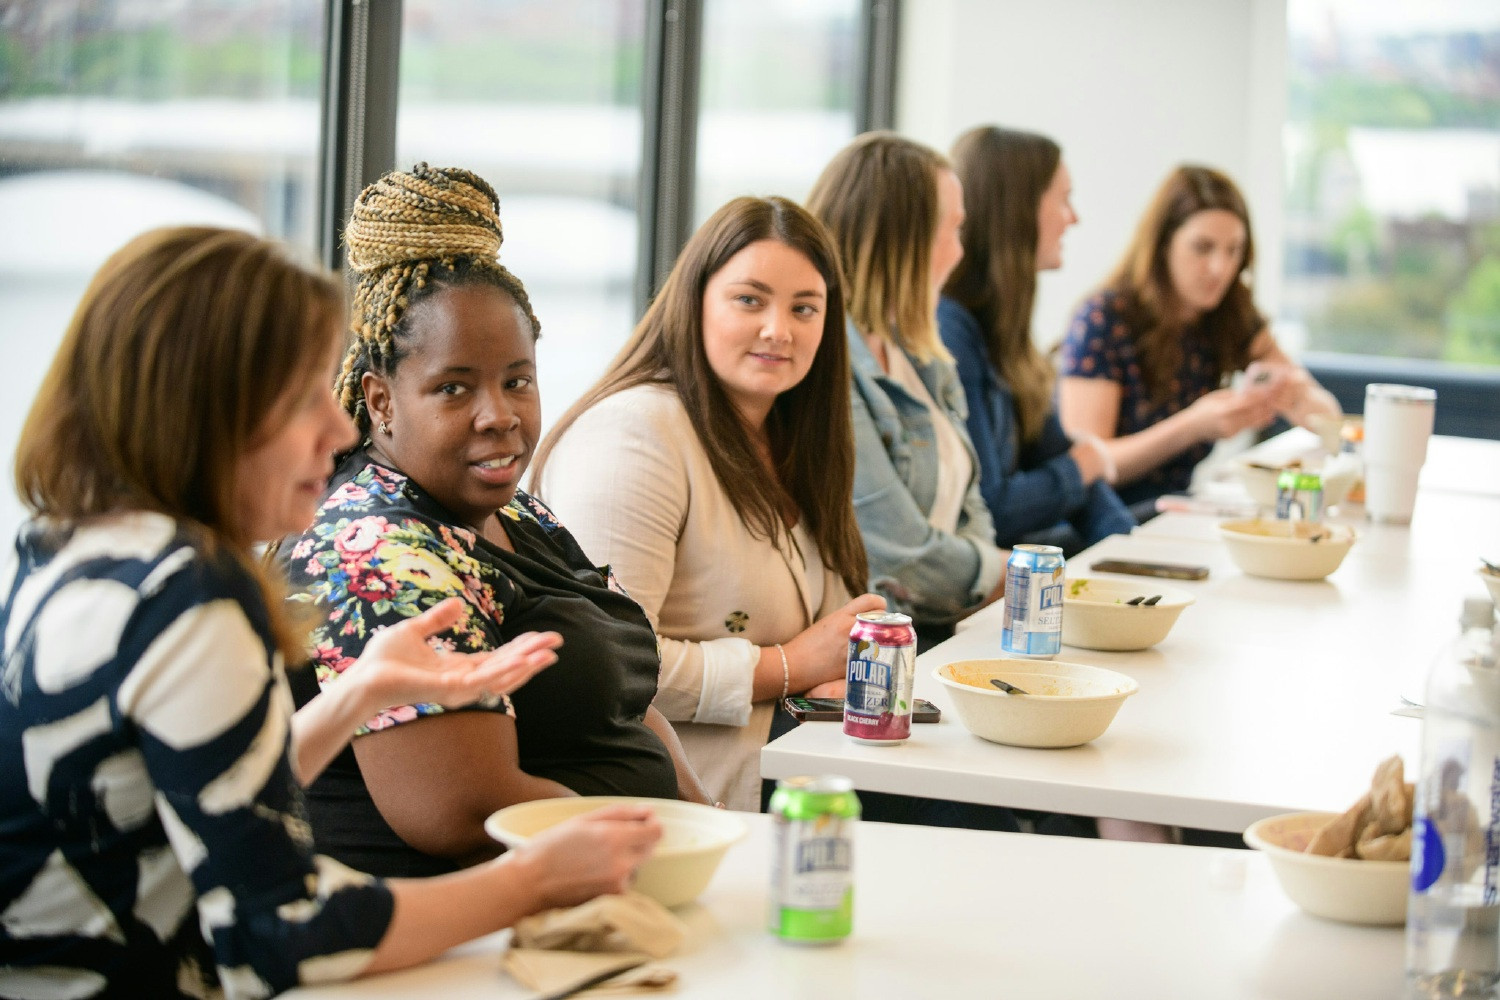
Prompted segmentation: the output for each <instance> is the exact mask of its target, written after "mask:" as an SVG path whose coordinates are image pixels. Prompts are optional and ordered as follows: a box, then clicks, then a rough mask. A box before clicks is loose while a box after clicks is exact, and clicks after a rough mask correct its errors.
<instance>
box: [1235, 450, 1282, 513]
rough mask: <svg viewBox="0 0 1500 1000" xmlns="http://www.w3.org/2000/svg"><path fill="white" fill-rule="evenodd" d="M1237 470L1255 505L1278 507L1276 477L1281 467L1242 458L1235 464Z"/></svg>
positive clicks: (1268, 508)
mask: <svg viewBox="0 0 1500 1000" xmlns="http://www.w3.org/2000/svg"><path fill="white" fill-rule="evenodd" d="M1235 472H1236V473H1237V474H1238V475H1239V478H1240V482H1241V483H1242V484H1243V485H1244V487H1245V492H1246V493H1248V494H1250V499H1251V500H1253V501H1255V506H1257V507H1261V508H1264V509H1266V510H1272V511H1274V510H1275V509H1276V479H1277V477H1278V476H1280V475H1281V469H1280V468H1279V467H1274V466H1270V465H1261V464H1259V463H1256V462H1250V461H1243V460H1242V461H1240V462H1239V463H1237V464H1236V465H1235Z"/></svg>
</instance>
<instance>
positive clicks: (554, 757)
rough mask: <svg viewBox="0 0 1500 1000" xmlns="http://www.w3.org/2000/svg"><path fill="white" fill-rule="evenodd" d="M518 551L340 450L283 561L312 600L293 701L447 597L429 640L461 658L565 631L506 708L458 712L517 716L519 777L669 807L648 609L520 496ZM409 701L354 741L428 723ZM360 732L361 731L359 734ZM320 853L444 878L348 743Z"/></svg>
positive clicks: (334, 777)
mask: <svg viewBox="0 0 1500 1000" xmlns="http://www.w3.org/2000/svg"><path fill="white" fill-rule="evenodd" d="M498 513H499V515H500V516H501V517H502V519H503V524H504V527H505V529H506V533H507V535H508V536H509V538H510V541H511V544H512V546H513V547H514V549H515V551H514V552H510V551H507V550H505V549H503V548H501V547H500V546H497V545H494V544H493V543H491V542H489V541H488V540H486V539H484V538H482V537H480V536H479V535H478V534H477V533H476V532H474V531H473V530H471V529H469V528H467V527H464V526H462V525H460V524H458V523H457V519H456V518H455V517H454V515H452V514H451V513H450V512H449V511H447V510H446V509H445V508H444V507H443V506H442V505H441V504H439V503H438V502H437V501H436V500H435V499H434V498H433V497H432V496H431V495H429V494H428V493H426V491H424V490H423V489H422V488H421V487H420V486H419V485H418V484H417V483H415V482H413V481H412V480H410V479H409V478H407V477H406V476H405V475H403V474H401V473H400V472H398V471H396V470H394V469H391V468H388V467H386V466H384V465H381V464H379V463H377V462H374V461H373V460H371V459H370V457H369V456H368V455H367V454H365V453H363V452H356V453H354V454H353V455H350V456H348V457H347V458H346V459H345V460H344V461H343V462H342V463H341V464H340V467H339V470H338V472H337V473H336V474H335V478H334V481H333V485H332V487H331V489H330V492H329V495H328V497H327V499H326V500H325V501H324V503H323V505H322V508H321V510H320V512H319V514H318V517H317V519H316V520H315V522H314V523H313V525H312V527H310V528H309V529H308V530H307V531H306V532H304V533H303V534H302V536H301V537H300V538H298V539H296V540H295V541H294V542H292V543H291V546H290V549H289V550H286V551H285V552H284V560H285V562H286V568H287V575H288V577H289V578H290V580H291V582H292V585H293V596H292V598H291V599H292V600H294V601H301V602H309V603H312V604H314V605H315V606H316V608H317V610H318V618H319V619H320V620H319V621H318V622H317V624H316V626H315V628H314V629H313V632H312V636H311V644H312V664H313V669H312V671H303V672H302V673H303V674H304V675H307V674H311V675H312V678H313V679H315V681H316V683H315V684H314V683H312V682H311V680H310V679H307V678H306V677H305V676H304V678H303V679H300V680H299V679H296V678H294V679H293V684H292V688H293V693H294V695H295V696H296V697H297V699H298V701H299V703H305V702H306V701H307V700H309V699H311V698H312V697H313V696H314V695H315V694H316V693H317V690H318V689H319V688H320V687H322V686H326V685H328V684H332V683H337V681H338V677H339V675H340V673H342V672H343V671H344V670H345V669H347V668H348V667H349V665H350V664H352V663H353V662H354V661H355V659H357V658H358V657H359V655H360V654H361V653H362V652H363V651H364V647H365V644H366V643H367V642H368V641H369V638H370V636H371V635H373V634H374V632H375V631H376V630H378V629H379V628H381V627H383V626H386V625H390V624H393V623H395V622H397V621H400V620H402V619H405V618H410V617H413V616H415V615H418V614H420V613H422V612H423V611H425V610H427V609H428V608H430V607H432V606H433V605H435V604H437V603H438V602H440V601H442V600H444V599H446V598H449V597H454V596H457V597H460V598H462V599H463V601H464V603H465V604H466V605H467V610H466V613H465V615H464V616H463V618H462V619H460V621H459V623H458V625H457V626H455V627H454V628H453V629H451V630H449V631H448V632H446V633H443V634H442V635H441V636H439V639H438V641H441V642H443V643H444V644H446V645H447V646H448V647H449V648H451V649H454V650H457V651H460V652H480V651H483V650H489V649H496V648H499V647H500V646H502V645H504V644H505V643H506V642H509V641H510V640H511V639H513V638H515V637H516V636H518V635H520V634H521V633H523V632H533V631H547V630H550V631H555V632H559V633H561V634H562V636H563V645H562V647H561V648H560V649H559V650H558V662H557V663H555V664H554V665H552V666H551V667H548V668H547V669H546V670H543V671H542V672H541V673H540V674H538V675H537V676H536V677H534V678H532V680H531V681H530V682H528V683H527V684H526V686H525V687H523V688H522V689H521V690H519V691H517V692H515V693H514V694H513V695H512V697H511V702H513V706H512V704H511V702H507V701H504V700H500V701H497V702H495V703H493V704H479V705H475V706H470V707H469V708H466V709H460V710H461V711H469V710H479V711H485V710H488V711H503V712H507V713H510V714H513V715H514V716H515V718H516V741H517V748H518V752H519V763H520V766H521V769H522V770H524V771H526V772H527V773H528V774H532V775H536V776H538V777H544V778H550V779H551V780H553V781H557V782H560V783H561V784H564V785H566V786H567V787H569V788H571V789H572V790H573V791H575V792H578V793H579V794H580V795H646V796H655V797H661V798H674V797H675V796H676V794H677V780H676V773H675V771H674V769H673V765H672V760H671V757H670V756H669V755H668V753H667V750H666V748H665V746H663V745H662V743H661V740H660V739H658V738H657V736H656V734H655V733H653V732H652V731H651V730H650V728H649V727H647V726H646V724H645V722H644V715H645V712H646V709H647V708H648V707H649V706H650V704H651V700H652V698H654V697H655V695H656V679H657V674H658V671H659V670H660V666H661V660H660V656H659V654H658V652H657V646H656V636H655V633H654V632H653V631H652V628H651V624H650V622H649V621H648V619H647V618H646V615H645V613H644V612H643V611H642V610H641V609H640V607H639V605H637V604H636V603H635V602H634V601H633V600H631V598H630V596H629V595H628V594H626V593H625V591H624V589H623V588H621V587H620V585H619V583H618V582H617V581H616V580H615V579H614V577H613V574H611V573H610V572H609V570H608V568H607V567H604V568H601V567H598V566H596V565H594V564H593V563H592V562H591V561H590V560H589V559H588V558H587V557H586V556H585V555H584V553H583V551H582V550H581V549H580V548H579V547H578V544H577V542H575V541H574V539H573V536H572V535H571V534H569V532H568V531H567V529H565V528H564V527H563V526H562V525H561V524H559V523H558V521H557V518H556V517H554V516H553V514H552V512H551V511H550V510H548V509H547V507H546V505H545V504H543V503H542V502H541V501H540V500H537V499H536V498H534V497H532V496H530V495H528V494H526V493H524V492H522V491H520V490H517V491H516V495H515V498H514V499H513V500H512V501H511V502H510V503H509V504H507V505H506V506H505V507H502V508H501V509H500V510H499V511H498ZM442 711H443V709H442V708H441V707H440V706H438V705H428V704H422V705H405V706H399V707H395V708H390V709H387V710H385V711H383V712H381V713H380V714H379V715H377V716H376V717H375V718H373V719H370V720H368V721H367V722H366V723H365V725H364V726H363V727H362V728H361V730H360V733H361V735H363V734H367V733H370V732H373V731H376V730H381V729H388V728H390V727H392V726H397V725H404V724H410V723H412V722H414V721H417V720H420V719H422V718H424V717H428V716H432V715H436V714H439V713H441V712H442ZM356 738H359V737H356ZM308 799H309V805H310V808H311V811H312V817H313V832H314V836H315V837H316V838H317V841H318V845H319V848H320V849H321V850H324V851H325V852H326V853H329V854H331V855H333V856H334V857H336V858H339V859H340V860H343V861H345V863H347V864H358V865H362V866H363V870H365V871H372V872H375V873H377V874H383V875H425V874H433V873H436V872H438V871H447V870H452V867H453V866H452V864H451V863H450V862H447V861H446V860H443V859H434V858H429V857H427V856H425V855H421V854H419V853H417V852H415V851H414V850H413V849H412V848H410V847H408V846H407V845H405V844H404V842H402V841H401V840H400V838H399V837H398V836H397V835H396V834H395V832H394V831H393V830H391V829H390V827H389V825H388V824H386V822H385V820H384V818H383V817H381V816H380V813H379V810H378V809H376V808H375V806H374V803H373V801H372V800H371V799H370V796H369V791H368V789H367V788H366V787H365V785H364V780H363V777H362V775H361V774H360V771H359V767H358V764H357V762H356V761H355V758H354V754H353V751H352V750H346V751H345V752H344V753H343V754H342V755H341V756H340V757H339V758H338V759H337V760H335V762H334V763H333V764H332V765H330V767H329V768H328V770H327V771H326V772H325V773H324V775H323V776H322V777H321V778H319V779H318V781H317V782H315V783H314V784H313V786H312V788H311V789H309V794H308Z"/></svg>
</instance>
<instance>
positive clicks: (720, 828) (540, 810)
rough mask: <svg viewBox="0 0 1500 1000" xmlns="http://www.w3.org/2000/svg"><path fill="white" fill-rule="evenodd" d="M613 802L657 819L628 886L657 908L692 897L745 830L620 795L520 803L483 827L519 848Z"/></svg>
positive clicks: (700, 808) (714, 814) (711, 815)
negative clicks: (657, 831) (657, 828)
mask: <svg viewBox="0 0 1500 1000" xmlns="http://www.w3.org/2000/svg"><path fill="white" fill-rule="evenodd" d="M616 803H626V804H629V805H646V806H650V807H651V809H652V811H653V812H655V813H656V818H657V819H658V820H660V821H661V825H662V837H661V840H660V841H659V842H658V843H657V845H656V850H655V851H653V852H652V854H651V857H649V858H648V859H646V862H645V863H644V864H642V865H641V867H640V869H639V870H638V871H637V872H636V876H635V883H634V886H633V887H634V888H635V889H637V890H639V891H640V892H643V893H645V894H646V895H648V896H650V897H651V898H652V899H655V900H656V901H657V902H659V903H661V904H662V905H663V906H679V905H681V904H683V903H690V902H692V901H693V900H694V899H696V898H697V897H698V894H699V893H701V892H702V891H703V890H704V889H705V888H706V887H707V886H708V883H709V880H710V879H712V878H713V875H714V871H715V870H716V869H717V868H718V867H719V862H720V861H721V860H723V858H724V852H726V851H727V850H729V848H730V846H731V845H732V844H734V843H735V842H736V841H738V840H740V839H741V838H742V837H744V836H745V832H746V827H745V821H744V820H742V819H741V818H740V817H739V816H737V815H735V814H734V813H732V812H728V811H726V810H723V809H714V808H712V807H711V806H705V805H699V804H698V803H696V802H682V801H680V800H677V799H648V798H637V797H631V796H624V795H620V796H614V795H599V796H591V797H590V796H580V797H577V798H565V799H536V800H533V801H531V802H520V803H517V804H516V805H513V806H507V807H506V808H504V809H501V810H500V811H499V812H497V813H494V814H493V815H491V816H490V818H489V819H487V820H485V822H484V829H485V832H486V833H488V834H489V835H490V836H491V837H494V838H495V839H496V840H498V841H500V843H502V844H504V845H505V846H507V847H519V846H521V845H522V844H524V843H526V842H527V841H529V840H530V839H531V838H532V837H535V836H536V835H537V834H539V833H541V832H542V831H543V830H546V829H548V828H550V827H553V826H556V825H557V824H559V823H561V822H563V821H564V820H569V819H572V818H573V817H575V816H582V815H583V814H585V813H589V812H593V811H594V810H596V809H602V808H603V807H604V806H608V805H614V804H616Z"/></svg>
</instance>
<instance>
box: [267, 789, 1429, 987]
mask: <svg viewBox="0 0 1500 1000" xmlns="http://www.w3.org/2000/svg"><path fill="white" fill-rule="evenodd" d="M746 818H747V820H748V821H749V822H750V824H751V833H750V836H749V837H748V838H747V839H746V840H744V841H742V842H741V843H739V844H737V845H736V846H735V847H733V848H732V849H731V850H730V852H729V854H728V856H727V857H726V858H725V860H724V863H723V864H722V865H721V867H720V869H719V871H718V873H717V874H716V875H715V877H714V880H713V882H712V883H711V884H710V885H709V887H708V889H707V890H706V891H705V892H704V894H703V896H702V897H701V898H700V899H699V901H698V902H697V903H695V904H691V905H689V906H686V907H682V908H679V910H678V911H677V912H678V914H679V916H681V917H682V918H683V919H684V920H685V921H686V923H687V924H688V927H689V936H688V939H687V940H686V941H685V942H684V944H683V946H682V948H681V949H680V951H679V953H678V954H677V955H674V956H672V957H670V958H668V959H666V960H665V961H664V962H663V964H664V965H666V966H668V967H669V968H672V969H674V970H676V971H677V972H678V974H679V976H680V977H681V978H680V980H679V982H678V986H677V988H676V990H675V991H674V992H672V993H669V994H666V995H668V996H681V997H713V998H715V1000H739V998H755V1000H762V998H766V997H794V998H809V1000H824V998H827V997H860V998H870V1000H876V998H888V997H889V998H895V997H902V998H905V997H980V996H985V997H991V996H1016V997H1102V996H1131V997H1186V996H1212V997H1214V998H1216V1000H1238V998H1245V1000H1250V998H1269V997H1275V998H1280V1000H1302V998H1307V1000H1312V998H1323V997H1331V996H1346V997H1361V998H1381V997H1391V998H1395V997H1399V996H1400V995H1401V991H1402V957H1403V950H1402V946H1403V937H1402V933H1401V930H1400V928H1369V927H1355V926H1349V925H1343V924H1336V923H1331V922H1328V921H1324V920H1319V919H1317V918H1315V917H1309V916H1307V915H1305V914H1303V913H1302V912H1301V911H1300V910H1298V909H1297V908H1296V907H1295V906H1294V904H1292V903H1291V902H1290V901H1289V900H1288V899H1287V898H1286V897H1285V896H1284V895H1283V894H1282V892H1281V890H1280V888H1279V887H1278V886H1277V885H1276V883H1275V881H1274V877H1273V875H1272V873H1271V870H1270V867H1269V865H1268V864H1267V862H1266V859H1265V858H1264V857H1263V856H1261V855H1260V854H1258V853H1256V852H1251V851H1230V850H1223V849H1217V848H1198V847H1174V846H1167V845H1154V844H1126V843H1112V842H1106V841H1086V840H1077V839H1072V838H1065V837H1038V836H1033V835H1027V834H1003V833H983V832H977V831H972V830H944V829H936V828H932V827H915V826H890V825H887V824H883V823H863V824H860V826H859V827H858V832H857V835H856V840H855V871H856V879H855V918H854V935H853V936H852V937H851V938H850V939H849V940H848V941H846V942H844V943H843V944H841V945H837V946H833V947H825V948H807V947H796V946H789V945H785V944H782V943H780V942H778V941H777V940H776V939H775V938H773V937H771V936H770V935H769V934H768V933H767V932H766V930H765V907H766V898H767V887H768V884H769V870H770V843H771V824H770V821H769V818H768V817H765V816H747V817H746ZM508 941H509V934H508V932H502V933H501V934H497V935H492V936H490V937H488V938H483V939H480V940H479V941H476V942H473V943H471V944H469V945H465V946H463V947H461V948H457V949H454V950H453V951H450V952H448V953H447V954H445V955H443V956H441V957H439V958H438V959H437V960H436V961H434V962H433V963H430V964H428V965H425V966H422V967H419V968H416V969H411V970H407V971H404V972H398V973H391V974H388V975H383V976H376V977H372V978H370V979H366V980H361V981H357V982H354V983H347V984H343V985H340V986H333V987H322V988H317V989H302V990H293V991H291V992H290V993H288V994H286V996H287V997H288V998H295V1000H339V998H362V1000H374V998H385V1000H398V998H404V1000H431V998H433V997H447V998H454V1000H466V998H494V1000H521V998H525V997H527V996H531V995H532V994H530V993H529V992H528V991H526V990H524V989H523V988H522V987H521V986H520V985H519V984H517V983H516V982H515V981H513V980H512V979H511V978H510V977H509V976H508V975H506V974H504V973H503V972H501V971H500V961H501V955H502V953H503V951H504V949H505V948H506V946H507V944H508Z"/></svg>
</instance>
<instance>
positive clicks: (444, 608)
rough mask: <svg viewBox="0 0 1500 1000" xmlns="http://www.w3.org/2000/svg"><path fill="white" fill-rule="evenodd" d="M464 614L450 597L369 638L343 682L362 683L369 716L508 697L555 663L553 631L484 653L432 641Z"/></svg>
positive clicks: (559, 638) (559, 642)
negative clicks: (422, 705) (397, 707)
mask: <svg viewBox="0 0 1500 1000" xmlns="http://www.w3.org/2000/svg"><path fill="white" fill-rule="evenodd" d="M463 615H464V602H463V601H462V600H460V599H458V598H456V597H450V598H449V599H448V600H446V601H443V602H442V603H441V604H437V605H434V606H433V607H432V608H429V609H428V610H427V611H424V612H423V613H422V614H420V615H418V616H416V617H415V618H410V619H407V620H406V621H404V622H400V623H398V624H396V625H392V626H390V627H389V628H385V629H381V630H380V631H379V632H377V633H375V635H373V636H372V637H371V638H370V641H369V643H368V644H367V645H366V646H365V652H364V655H363V656H361V657H360V658H359V661H358V662H357V663H356V664H355V665H354V667H353V668H352V669H350V670H349V671H348V672H347V674H346V678H345V679H346V680H353V679H355V678H359V679H360V680H361V681H362V682H363V687H364V689H365V696H366V697H367V698H369V699H370V700H369V702H368V705H369V710H370V714H374V713H375V712H378V711H380V710H382V709H385V708H389V707H391V706H392V705H413V704H416V703H418V702H433V703H436V704H439V705H442V706H444V707H447V708H452V707H455V706H458V705H468V704H472V703H473V702H476V701H478V700H480V699H481V698H486V697H494V696H498V695H504V694H509V693H510V692H512V691H514V690H516V689H517V688H519V687H521V685H523V684H525V683H526V682H527V681H529V680H531V678H532V677H534V676H535V675H536V674H537V673H538V672H539V671H541V670H542V669H544V668H546V667H548V666H551V665H552V664H553V663H556V662H557V653H556V652H554V650H556V649H557V647H559V646H561V645H562V636H560V635H558V634H557V633H556V632H527V633H524V634H522V635H520V636H517V637H516V638H514V639H512V640H511V641H510V642H508V643H506V644H505V645H504V646H501V647H500V648H499V649H494V650H489V651H487V652H483V653H455V652H453V651H452V650H448V649H443V648H442V647H441V646H439V645H436V644H434V643H433V642H432V641H431V640H432V638H433V636H436V635H438V634H440V633H443V632H446V631H448V630H449V629H451V628H452V627H453V626H455V625H457V624H458V622H459V620H460V619H461V618H463Z"/></svg>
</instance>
